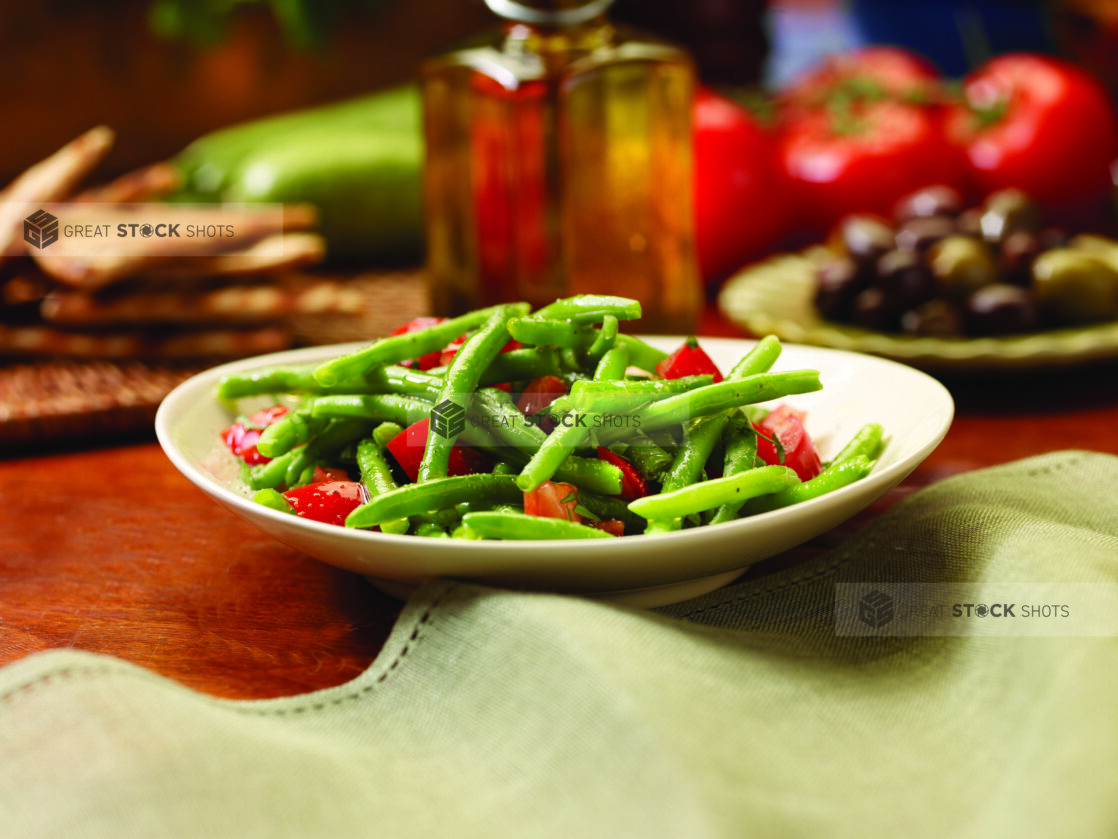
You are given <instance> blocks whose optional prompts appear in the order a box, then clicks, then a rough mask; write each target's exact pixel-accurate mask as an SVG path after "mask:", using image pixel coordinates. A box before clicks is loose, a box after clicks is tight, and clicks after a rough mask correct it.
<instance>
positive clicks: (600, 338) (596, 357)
mask: <svg viewBox="0 0 1118 839" xmlns="http://www.w3.org/2000/svg"><path fill="white" fill-rule="evenodd" d="M615 346H617V318H615V317H614V316H613V315H606V316H605V318H604V319H603V320H602V327H601V329H599V330H598V335H597V337H596V338H595V339H594V343H592V344H591V345H590V346H589V348H588V349H587V350H586V364H587V366H593V367H597V365H598V364H599V363H601V360H602V356H604V355H605V354H606V352H607V351H608V350H611V349H613V348H614V347H615ZM625 358H626V365H625V367H628V366H629V365H628V358H629V351H628V349H626V350H625ZM624 376H625V368H622V369H621V372H620V373H618V374H617V376H615V377H614V378H618V379H620V378H623V377H624Z"/></svg>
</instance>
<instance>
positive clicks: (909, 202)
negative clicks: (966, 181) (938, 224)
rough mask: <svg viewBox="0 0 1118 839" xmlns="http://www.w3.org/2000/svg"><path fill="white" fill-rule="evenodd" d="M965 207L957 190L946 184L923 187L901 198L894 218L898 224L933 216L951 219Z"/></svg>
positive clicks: (961, 195)
mask: <svg viewBox="0 0 1118 839" xmlns="http://www.w3.org/2000/svg"><path fill="white" fill-rule="evenodd" d="M965 206H966V204H965V202H964V199H963V194H962V193H961V192H959V190H957V189H955V187H953V186H947V185H946V184H937V185H935V186H928V187H924V188H923V189H919V190H917V191H916V192H914V193H912V194H911V195H907V196H905V197H904V198H902V199H901V200H900V201H899V202H898V203H897V209H896V210H895V212H894V216H895V217H896V219H897V221H900V222H905V221H908V220H909V219H914V218H931V217H933V216H948V217H952V218H953V217H955V216H957V215H959V213H961V212H962V211H963V209H964V207H965Z"/></svg>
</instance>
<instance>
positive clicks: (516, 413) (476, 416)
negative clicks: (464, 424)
mask: <svg viewBox="0 0 1118 839" xmlns="http://www.w3.org/2000/svg"><path fill="white" fill-rule="evenodd" d="M470 408H471V411H472V413H471V417H470V419H471V424H477V425H481V426H482V427H484V428H486V429H487V430H488V431H490V432H491V433H492V434H493V436H494V437H496V438H497V439H498V440H500V441H502V442H503V443H505V444H506V445H509V446H512V447H513V448H516V449H520V450H521V451H524V452H526V453H528V454H529V455H530V454H531V452H534V451H535V450H536V449H538V448H539V447H540V446H541V445H543V442H544V440H546V439H547V434H545V433H544V431H543V429H542V428H540V427H539V426H538V425H536V424H535V423H533V422H530V421H529V420H528V419H527V418H526V417H525V416H524V415H523V414H522V413H520V410H519V409H518V408H517V407H516V405H514V404H513V402H512V398H511V397H510V396H509V395H508V394H507V393H505V392H504V391H503V390H498V389H496V388H483V389H482V390H479V391H478V392H477V393H475V394H474V398H473V400H472V401H471V402H470Z"/></svg>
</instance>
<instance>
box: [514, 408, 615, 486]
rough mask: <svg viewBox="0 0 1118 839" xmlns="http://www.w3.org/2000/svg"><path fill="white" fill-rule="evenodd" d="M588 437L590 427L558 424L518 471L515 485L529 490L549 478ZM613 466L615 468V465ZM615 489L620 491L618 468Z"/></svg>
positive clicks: (566, 462)
mask: <svg viewBox="0 0 1118 839" xmlns="http://www.w3.org/2000/svg"><path fill="white" fill-rule="evenodd" d="M576 419H577V418H576ZM588 439H590V429H589V428H588V427H587V426H585V425H581V424H579V423H578V422H572V423H571V424H570V425H560V426H559V427H558V428H556V429H555V430H554V431H552V432H551V433H550V434H549V435H547V437H546V438H545V439H544V441H543V442H542V443H541V444H540V447H539V448H538V449H536V452H535V453H534V454H533V455H532V456H531V458H530V459H529V460H528V463H526V464H525V466H524V468H523V469H522V470H521V471H520V475H519V476H517V478H516V483H517V486H519V487H520V489H521V490H523V491H524V492H530V491H531V490H534V489H536V488H537V487H538V486H540V485H541V484H542V483H543V482H544V481H549V480H551V478H552V477H554V476H555V473H556V471H558V470H559V468H560V467H562V466H563V465H564V464H569V463H570V460H571V455H572V454H573V452H574V451H575V449H577V448H578V447H579V446H581V445H583V444H584V443H585V442H586V441H587V440H588ZM607 465H610V464H607ZM613 468H614V469H617V467H616V466H614V467H613ZM617 491H618V492H620V491H621V477H620V470H618V479H617Z"/></svg>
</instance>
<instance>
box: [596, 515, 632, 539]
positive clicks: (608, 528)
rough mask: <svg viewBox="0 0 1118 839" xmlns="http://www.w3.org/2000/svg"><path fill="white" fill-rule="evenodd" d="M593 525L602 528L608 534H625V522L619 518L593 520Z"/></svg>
mask: <svg viewBox="0 0 1118 839" xmlns="http://www.w3.org/2000/svg"><path fill="white" fill-rule="evenodd" d="M594 527H596V528H598V530H604V531H605V532H606V533H608V534H609V535H610V536H624V535H625V522H623V521H621V519H606V520H605V521H596V522H594Z"/></svg>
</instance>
